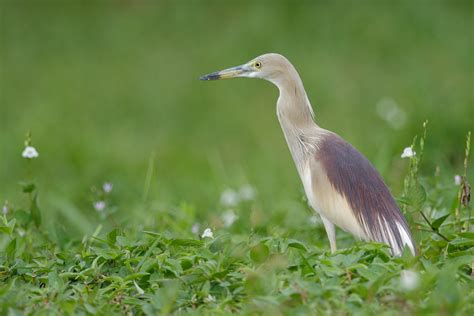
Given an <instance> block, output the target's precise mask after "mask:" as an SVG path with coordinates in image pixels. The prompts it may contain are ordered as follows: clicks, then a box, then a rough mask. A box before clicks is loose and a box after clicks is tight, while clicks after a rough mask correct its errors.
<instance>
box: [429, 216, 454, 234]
mask: <svg viewBox="0 0 474 316" xmlns="http://www.w3.org/2000/svg"><path fill="white" fill-rule="evenodd" d="M449 215H450V214H446V215H444V216H441V217H439V218H437V219H435V220H434V221H433V222H432V223H431V227H433V229H435V230H438V228H439V227H440V226H441V225H442V224H443V223H444V221H445V220H446V219H447V218H448V217H449Z"/></svg>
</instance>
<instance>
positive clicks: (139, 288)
mask: <svg viewBox="0 0 474 316" xmlns="http://www.w3.org/2000/svg"><path fill="white" fill-rule="evenodd" d="M133 284H135V288H136V289H137V292H138V294H140V295H143V294H145V291H143V289H142V288H141V287H139V286H138V284H137V282H135V280H134V281H133Z"/></svg>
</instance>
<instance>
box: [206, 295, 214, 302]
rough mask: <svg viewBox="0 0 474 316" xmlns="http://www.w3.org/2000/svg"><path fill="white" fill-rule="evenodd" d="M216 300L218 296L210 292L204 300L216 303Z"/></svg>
mask: <svg viewBox="0 0 474 316" xmlns="http://www.w3.org/2000/svg"><path fill="white" fill-rule="evenodd" d="M215 301H216V298H215V297H214V296H212V295H211V294H209V295H208V296H207V297H205V298H204V302H206V303H214V302H215Z"/></svg>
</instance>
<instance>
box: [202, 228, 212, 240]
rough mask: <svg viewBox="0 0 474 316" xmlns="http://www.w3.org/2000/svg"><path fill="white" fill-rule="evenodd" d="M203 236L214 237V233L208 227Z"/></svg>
mask: <svg viewBox="0 0 474 316" xmlns="http://www.w3.org/2000/svg"><path fill="white" fill-rule="evenodd" d="M201 237H202V238H214V233H213V232H212V230H211V229H210V228H206V229H205V230H204V232H203V233H202V236H201Z"/></svg>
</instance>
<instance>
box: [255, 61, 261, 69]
mask: <svg viewBox="0 0 474 316" xmlns="http://www.w3.org/2000/svg"><path fill="white" fill-rule="evenodd" d="M255 68H257V69H260V68H262V63H261V62H259V61H257V62H256V63H255Z"/></svg>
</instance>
